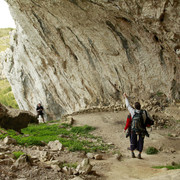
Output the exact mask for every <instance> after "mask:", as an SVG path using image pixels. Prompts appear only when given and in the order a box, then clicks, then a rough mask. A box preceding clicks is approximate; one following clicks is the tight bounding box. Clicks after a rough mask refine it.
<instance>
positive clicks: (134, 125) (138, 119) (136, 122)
mask: <svg viewBox="0 0 180 180" xmlns="http://www.w3.org/2000/svg"><path fill="white" fill-rule="evenodd" d="M142 114H143V111H142V110H140V112H139V113H137V112H136V111H135V114H134V116H133V118H132V122H131V130H132V131H135V132H136V133H138V134H139V133H142V132H145V131H146V128H145V124H144V120H143V116H142Z"/></svg>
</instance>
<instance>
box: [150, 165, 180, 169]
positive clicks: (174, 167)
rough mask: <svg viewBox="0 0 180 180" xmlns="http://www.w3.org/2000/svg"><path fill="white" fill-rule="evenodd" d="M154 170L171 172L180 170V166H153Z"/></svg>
mask: <svg viewBox="0 0 180 180" xmlns="http://www.w3.org/2000/svg"><path fill="white" fill-rule="evenodd" d="M153 168H156V169H162V168H167V169H169V170H173V169H180V164H175V165H174V166H172V165H169V166H153Z"/></svg>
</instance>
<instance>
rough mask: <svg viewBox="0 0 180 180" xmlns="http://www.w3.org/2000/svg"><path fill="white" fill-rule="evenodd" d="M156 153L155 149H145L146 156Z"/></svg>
mask: <svg viewBox="0 0 180 180" xmlns="http://www.w3.org/2000/svg"><path fill="white" fill-rule="evenodd" d="M157 153H158V150H157V149H156V148H155V147H148V148H147V149H146V154H150V155H151V154H157Z"/></svg>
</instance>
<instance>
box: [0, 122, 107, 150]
mask: <svg viewBox="0 0 180 180" xmlns="http://www.w3.org/2000/svg"><path fill="white" fill-rule="evenodd" d="M93 130H95V128H94V127H91V126H87V125H84V126H79V127H72V126H70V125H67V124H61V125H60V124H54V123H52V124H51V123H49V124H40V125H29V127H27V128H25V129H22V133H24V135H22V134H17V132H15V131H14V130H4V129H2V128H0V139H2V138H5V137H6V136H10V137H12V138H14V139H16V141H17V143H18V144H20V145H27V146H33V145H40V146H41V145H43V142H45V143H48V142H49V141H55V140H59V141H60V142H61V143H62V144H63V146H65V147H67V148H68V149H69V150H70V151H86V152H94V151H98V150H105V151H107V150H108V149H109V146H108V145H106V144H105V143H104V142H103V141H102V138H101V137H96V136H93V135H92V134H90V132H91V131H93Z"/></svg>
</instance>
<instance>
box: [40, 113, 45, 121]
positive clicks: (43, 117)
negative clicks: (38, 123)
mask: <svg viewBox="0 0 180 180" xmlns="http://www.w3.org/2000/svg"><path fill="white" fill-rule="evenodd" d="M41 117H42V120H43V123H45V121H44V115H43V114H41Z"/></svg>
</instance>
